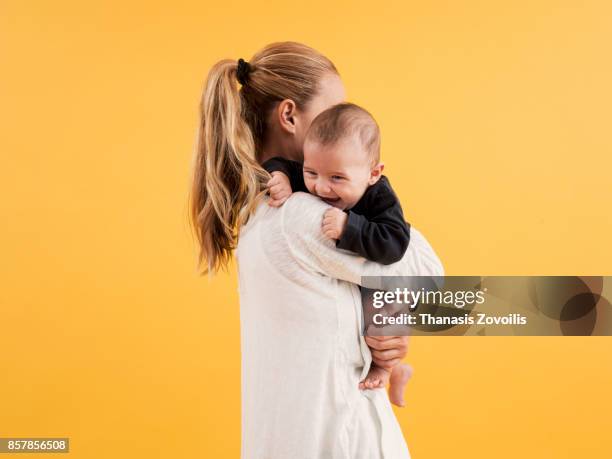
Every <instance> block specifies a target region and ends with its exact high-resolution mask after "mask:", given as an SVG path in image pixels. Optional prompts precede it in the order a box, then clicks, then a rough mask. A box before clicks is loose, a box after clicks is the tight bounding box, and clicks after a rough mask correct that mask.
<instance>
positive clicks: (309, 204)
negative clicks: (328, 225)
mask: <svg viewBox="0 0 612 459" xmlns="http://www.w3.org/2000/svg"><path fill="white" fill-rule="evenodd" d="M328 207H329V204H326V203H324V202H323V201H321V200H320V199H319V198H317V197H315V196H313V195H311V194H308V193H303V192H300V191H298V192H296V193H293V194H292V195H291V196H290V197H289V199H287V201H285V203H284V204H283V205H282V207H281V208H280V210H281V219H282V221H283V223H284V224H285V225H298V226H300V227H302V228H305V227H308V226H310V224H311V223H312V222H315V223H316V224H317V227H318V225H320V223H321V221H320V218H319V219H317V218H318V217H322V216H323V214H324V213H325V210H326V209H327V208H328Z"/></svg>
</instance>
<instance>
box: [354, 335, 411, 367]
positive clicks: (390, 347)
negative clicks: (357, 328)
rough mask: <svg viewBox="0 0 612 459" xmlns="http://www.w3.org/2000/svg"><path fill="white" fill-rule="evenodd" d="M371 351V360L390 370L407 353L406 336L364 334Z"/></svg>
mask: <svg viewBox="0 0 612 459" xmlns="http://www.w3.org/2000/svg"><path fill="white" fill-rule="evenodd" d="M365 340H366V343H368V346H370V350H371V351H372V361H373V362H374V363H375V364H376V365H378V366H379V367H382V368H385V369H386V370H391V369H392V368H393V367H394V366H396V365H397V364H398V363H400V361H401V360H402V359H403V358H404V357H406V354H407V353H408V337H407V336H366V337H365Z"/></svg>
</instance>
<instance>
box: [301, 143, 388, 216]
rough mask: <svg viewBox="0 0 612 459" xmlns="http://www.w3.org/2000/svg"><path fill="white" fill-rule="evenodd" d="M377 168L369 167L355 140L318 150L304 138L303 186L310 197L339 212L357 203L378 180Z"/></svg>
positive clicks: (366, 156)
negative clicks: (304, 184) (320, 200)
mask: <svg viewBox="0 0 612 459" xmlns="http://www.w3.org/2000/svg"><path fill="white" fill-rule="evenodd" d="M381 171H382V166H381V165H375V166H373V165H372V162H371V159H370V156H369V155H368V153H367V151H365V150H364V148H363V146H362V145H361V142H360V141H359V138H358V137H357V136H350V137H348V138H346V139H342V140H340V141H339V142H337V143H336V144H335V145H328V146H322V145H320V144H319V143H317V142H316V141H312V140H309V139H308V138H306V142H305V143H304V182H305V183H306V187H307V188H308V191H310V193H312V194H314V195H315V196H318V197H320V198H321V199H322V200H323V201H325V202H326V203H328V204H331V205H332V206H334V207H337V208H338V209H342V210H348V209H350V208H351V207H353V206H354V205H355V204H357V202H358V201H359V200H360V199H361V197H362V196H363V194H364V193H365V191H366V189H367V188H368V186H370V185H373V184H374V183H376V181H377V180H378V179H379V178H380V172H381Z"/></svg>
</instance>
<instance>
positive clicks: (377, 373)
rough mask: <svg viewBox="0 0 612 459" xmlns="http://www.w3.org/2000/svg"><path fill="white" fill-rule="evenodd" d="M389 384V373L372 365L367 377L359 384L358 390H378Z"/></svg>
mask: <svg viewBox="0 0 612 459" xmlns="http://www.w3.org/2000/svg"><path fill="white" fill-rule="evenodd" d="M387 384H389V372H388V371H387V370H385V369H384V368H380V367H377V366H376V365H372V366H371V367H370V371H369V372H368V375H367V376H366V377H365V379H364V380H363V381H361V382H360V383H359V388H360V389H378V388H379V387H385V386H386V385H387Z"/></svg>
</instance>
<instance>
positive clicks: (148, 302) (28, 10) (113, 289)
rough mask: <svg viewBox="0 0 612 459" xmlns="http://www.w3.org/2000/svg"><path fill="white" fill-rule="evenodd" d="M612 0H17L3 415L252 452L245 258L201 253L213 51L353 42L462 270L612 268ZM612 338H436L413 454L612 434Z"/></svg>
mask: <svg viewBox="0 0 612 459" xmlns="http://www.w3.org/2000/svg"><path fill="white" fill-rule="evenodd" d="M611 17H612V7H611V6H610V3H609V2H607V1H604V0H602V1H582V2H579V1H528V0H521V1H516V2H494V1H492V2H487V1H474V0H470V1H462V2H452V1H440V0H436V1H427V2H416V1H410V2H389V3H388V2H353V1H351V2H348V1H346V2H330V1H317V2H302V3H295V2H278V1H271V2H266V3H262V2H247V1H242V2H232V1H223V2H214V3H213V2H206V1H204V2H203V1H199V2H195V1H192V2H185V1H174V2H166V3H162V2H156V1H153V2H151V1H146V2H145V1H142V2H136V1H127V2H126V1H122V2H119V1H113V2H97V3H93V2H83V1H72V2H67V1H54V2H51V1H47V2H41V1H38V2H34V1H29V2H24V1H16V0H15V1H8V2H7V1H6V0H2V1H0V111H1V114H0V122H1V130H2V135H1V136H0V153H1V165H0V193H1V196H2V197H1V198H0V213H1V216H2V217H1V218H2V229H1V230H0V231H1V233H2V237H1V239H0V250H1V252H0V253H1V257H2V262H1V265H0V266H1V268H0V269H1V270H0V274H1V280H0V282H1V288H0V302H1V309H0V314H1V315H0V436H2V437H7V436H68V437H70V439H71V450H72V452H71V456H72V457H79V458H110V457H117V458H118V457H120V458H196V457H215V458H225V457H237V456H238V454H239V439H240V421H239V419H240V400H239V397H240V392H239V387H240V386H239V375H240V374H239V371H240V367H239V365H240V355H239V322H238V317H239V316H238V297H237V285H236V277H235V267H234V266H232V268H231V269H230V271H229V274H220V275H218V276H217V277H216V278H212V279H207V278H199V277H197V276H196V274H195V256H194V250H195V246H194V244H193V242H192V240H191V236H190V233H189V230H188V227H187V224H186V215H187V207H186V195H187V190H188V186H189V166H190V161H191V151H192V148H193V144H194V136H195V127H196V119H197V116H196V115H197V105H198V100H199V97H200V91H201V89H202V84H203V81H204V78H205V75H206V73H207V71H208V69H209V68H210V67H211V65H212V64H213V63H215V62H216V61H217V60H219V59H222V58H233V59H238V58H239V57H244V58H245V59H248V58H249V57H250V56H251V55H252V54H253V53H254V52H255V51H257V50H258V49H259V48H260V47H262V46H263V45H265V44H267V43H269V42H272V41H278V40H287V39H291V40H296V41H301V42H305V43H307V44H309V45H311V46H313V47H315V48H317V49H319V50H320V51H322V52H323V53H325V54H326V55H328V56H329V57H330V58H331V59H332V60H333V61H334V62H335V63H336V65H337V67H338V69H339V70H340V72H341V74H342V76H343V78H344V82H345V85H346V87H347V91H348V96H349V98H350V99H351V100H352V101H355V102H357V103H360V104H362V105H364V106H365V107H367V108H368V109H369V110H370V111H372V113H373V114H374V115H375V116H376V117H377V119H378V121H379V122H380V125H381V127H382V133H383V159H384V162H385V164H386V173H387V175H388V176H389V177H390V179H391V181H392V183H393V184H394V187H395V189H396V190H397V192H398V193H399V195H400V197H401V199H402V202H403V206H404V209H405V212H406V214H407V216H408V219H409V220H410V222H412V224H413V225H414V226H415V227H417V228H419V229H420V230H421V231H422V232H423V233H424V234H425V235H426V236H427V238H428V239H429V240H430V242H431V243H432V245H433V246H434V248H435V249H436V251H437V252H438V254H439V256H440V258H441V259H442V261H443V263H444V265H445V267H446V270H447V273H448V274H453V275H461V274H471V275H474V274H476V275H486V274H488V275H493V274H495V275H505V274H517V275H518V274H524V275H528V274H558V275H577V274H582V275H605V274H607V275H612V270H611V266H610V260H611V259H612V244H610V235H611V234H612V214H611V212H610V203H611V198H612V191H611V190H612V187H611V186H610V183H609V182H610V165H611V159H610V158H611V153H612V148H611V147H612V140H611V137H610V107H611V106H612V90H611V89H610V88H611V87H610V82H611V81H612V65H611V62H612V61H611V60H610V55H611V49H610V48H611V43H612V27H611V26H612V24H611V20H610V18H611ZM611 344H612V338H606V337H604V338H590V337H589V338H431V337H420V338H415V339H413V341H412V344H411V350H410V353H409V359H408V360H409V361H410V362H411V363H412V364H413V365H414V367H415V376H414V379H413V380H412V382H411V383H410V384H409V386H408V388H409V390H408V395H407V397H408V407H407V408H405V409H402V410H396V413H397V415H398V417H399V419H400V422H401V425H402V428H403V430H404V433H405V435H406V438H407V441H408V444H409V447H410V449H411V452H412V455H413V458H414V459H425V458H440V457H466V458H468V457H469V458H491V457H497V458H516V457H538V458H566V457H567V458H570V457H572V458H573V457H594V458H595V457H597V458H609V457H612V443H611V442H610V427H611V421H610V412H611V411H612V397H611V396H610V387H612V359H610V351H611V350H612V349H611ZM288 364H290V362H288ZM22 457H27V456H22ZM35 457H38V456H35Z"/></svg>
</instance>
